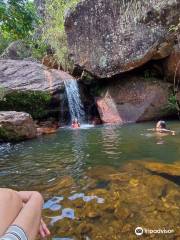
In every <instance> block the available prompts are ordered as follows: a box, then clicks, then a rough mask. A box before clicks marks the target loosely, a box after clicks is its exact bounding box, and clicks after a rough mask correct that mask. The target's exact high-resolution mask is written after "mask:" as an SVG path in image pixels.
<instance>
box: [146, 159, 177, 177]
mask: <svg viewBox="0 0 180 240" xmlns="http://www.w3.org/2000/svg"><path fill="white" fill-rule="evenodd" d="M142 164H143V166H144V167H145V168H146V169H148V170H150V171H152V172H155V173H159V174H161V173H162V174H163V173H164V174H168V175H171V176H180V165H179V164H164V163H159V162H143V163H142Z"/></svg>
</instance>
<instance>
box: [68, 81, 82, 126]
mask: <svg viewBox="0 0 180 240" xmlns="http://www.w3.org/2000/svg"><path fill="white" fill-rule="evenodd" d="M64 84H65V88H66V93H67V98H68V105H69V111H70V115H71V120H73V119H75V118H77V119H78V121H79V122H80V123H83V122H84V120H85V112H84V106H83V104H82V101H81V97H80V93H79V88H78V84H77V81H76V80H75V79H68V80H67V79H66V80H64Z"/></svg>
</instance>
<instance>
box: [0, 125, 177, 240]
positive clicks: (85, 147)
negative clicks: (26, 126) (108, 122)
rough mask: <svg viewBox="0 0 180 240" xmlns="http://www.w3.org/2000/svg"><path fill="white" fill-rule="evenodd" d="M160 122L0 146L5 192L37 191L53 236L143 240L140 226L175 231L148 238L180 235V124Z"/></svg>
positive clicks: (66, 131)
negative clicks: (163, 128) (164, 126)
mask: <svg viewBox="0 0 180 240" xmlns="http://www.w3.org/2000/svg"><path fill="white" fill-rule="evenodd" d="M154 124H155V123H145V124H132V125H124V126H122V127H120V126H103V127H95V128H93V127H90V126H84V127H83V128H82V129H77V130H71V129H69V128H64V129H60V130H59V132H58V133H57V134H53V135H49V136H43V137H39V138H38V139H34V140H31V141H26V142H22V143H18V144H14V145H13V144H2V145H0V187H10V188H15V189H17V190H23V189H24V190H25V189H26V190H32V189H33V190H38V191H40V192H41V193H42V194H43V196H44V197H45V205H44V213H43V215H44V218H45V221H46V222H47V223H49V226H50V230H51V232H52V238H53V239H58V240H63V239H66V240H70V239H74V240H76V239H86V240H90V239H91V240H96V239H97V240H100V239H105V240H106V239H107V240H110V239H113V240H115V239H119V240H120V239H121V240H127V239H130V240H131V239H137V236H136V235H135V233H134V230H135V228H136V227H138V226H140V227H143V228H147V229H167V230H173V231H171V232H170V233H166V234H160V233H153V234H151V235H150V234H148V233H147V234H144V235H143V236H144V237H143V239H152V238H153V239H179V238H180V188H179V184H180V148H179V144H180V127H179V122H170V123H169V124H168V127H170V128H171V129H173V130H175V131H176V136H171V135H169V136H159V135H157V134H155V133H153V132H151V131H148V130H147V129H149V128H153V127H154Z"/></svg>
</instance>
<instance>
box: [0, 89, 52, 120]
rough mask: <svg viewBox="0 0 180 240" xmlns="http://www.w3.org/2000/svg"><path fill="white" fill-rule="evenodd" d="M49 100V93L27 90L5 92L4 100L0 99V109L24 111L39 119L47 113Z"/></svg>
mask: <svg viewBox="0 0 180 240" xmlns="http://www.w3.org/2000/svg"><path fill="white" fill-rule="evenodd" d="M50 101H51V95H50V94H49V93H43V92H40V91H39V92H35V91H27V92H10V93H7V94H6V101H0V109H1V111H10V110H11V111H12V110H13V111H24V112H27V113H29V114H31V116H32V117H33V118H34V119H41V118H43V117H46V116H47V114H48V108H49V104H50Z"/></svg>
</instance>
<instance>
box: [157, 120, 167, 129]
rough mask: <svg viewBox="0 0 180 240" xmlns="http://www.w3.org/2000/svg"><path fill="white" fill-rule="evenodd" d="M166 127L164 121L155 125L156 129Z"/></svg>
mask: <svg viewBox="0 0 180 240" xmlns="http://www.w3.org/2000/svg"><path fill="white" fill-rule="evenodd" d="M166 128H167V126H166V123H165V121H159V122H158V123H157V124H156V129H166Z"/></svg>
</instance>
